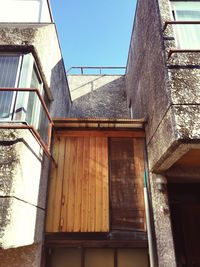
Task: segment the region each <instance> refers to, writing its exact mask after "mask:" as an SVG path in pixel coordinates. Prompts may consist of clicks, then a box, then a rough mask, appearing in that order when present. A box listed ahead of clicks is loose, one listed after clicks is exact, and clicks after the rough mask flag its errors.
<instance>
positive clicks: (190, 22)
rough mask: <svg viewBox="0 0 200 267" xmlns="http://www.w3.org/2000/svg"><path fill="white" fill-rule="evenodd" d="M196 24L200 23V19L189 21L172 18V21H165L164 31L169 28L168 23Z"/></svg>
mask: <svg viewBox="0 0 200 267" xmlns="http://www.w3.org/2000/svg"><path fill="white" fill-rule="evenodd" d="M177 24H178V25H181V24H182V25H184V24H185V25H195V24H200V21H197V20H192V21H188V20H179V21H178V20H170V21H165V23H164V26H163V32H164V31H165V30H166V29H167V26H168V25H177Z"/></svg>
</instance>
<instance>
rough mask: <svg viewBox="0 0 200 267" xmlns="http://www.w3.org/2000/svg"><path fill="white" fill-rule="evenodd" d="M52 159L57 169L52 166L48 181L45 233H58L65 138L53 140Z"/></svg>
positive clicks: (57, 137)
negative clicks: (56, 164)
mask: <svg viewBox="0 0 200 267" xmlns="http://www.w3.org/2000/svg"><path fill="white" fill-rule="evenodd" d="M53 154H54V158H55V160H56V162H58V168H56V167H55V165H54V164H52V168H51V175H50V181H49V192H48V202H47V203H48V205H47V217H46V232H59V230H60V220H61V218H60V212H61V202H62V183H63V171H64V159H65V138H64V137H59V136H56V137H55V140H54V153H53Z"/></svg>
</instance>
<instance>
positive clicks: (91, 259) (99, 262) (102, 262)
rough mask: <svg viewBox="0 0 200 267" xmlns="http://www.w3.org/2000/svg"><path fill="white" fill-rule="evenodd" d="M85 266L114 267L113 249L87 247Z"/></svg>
mask: <svg viewBox="0 0 200 267" xmlns="http://www.w3.org/2000/svg"><path fill="white" fill-rule="evenodd" d="M85 267H114V250H113V249H87V250H86V251H85Z"/></svg>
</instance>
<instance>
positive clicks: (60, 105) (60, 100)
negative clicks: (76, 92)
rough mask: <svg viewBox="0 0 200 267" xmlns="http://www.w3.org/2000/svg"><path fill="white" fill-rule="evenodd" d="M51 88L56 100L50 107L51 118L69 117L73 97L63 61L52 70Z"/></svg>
mask: <svg viewBox="0 0 200 267" xmlns="http://www.w3.org/2000/svg"><path fill="white" fill-rule="evenodd" d="M50 87H51V91H52V94H53V98H54V101H53V102H52V103H51V105H50V113H51V116H52V117H63V118H65V117H67V116H68V114H69V110H70V106H71V97H70V92H69V86H68V82H67V78H66V74H65V69H64V64H63V60H62V59H61V60H60V61H59V62H58V63H57V64H56V65H55V66H54V67H53V68H52V70H51V84H50Z"/></svg>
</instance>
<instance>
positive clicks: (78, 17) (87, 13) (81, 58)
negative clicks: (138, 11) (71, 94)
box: [51, 0, 136, 68]
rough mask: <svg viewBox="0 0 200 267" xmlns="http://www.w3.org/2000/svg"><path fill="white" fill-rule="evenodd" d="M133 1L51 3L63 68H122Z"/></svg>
mask: <svg viewBox="0 0 200 267" xmlns="http://www.w3.org/2000/svg"><path fill="white" fill-rule="evenodd" d="M135 5H136V0H99V1H98V0H51V7H52V12H53V16H54V20H55V23H56V25H57V30H58V34H59V39H60V44H61V48H62V53H63V57H64V62H65V66H66V68H69V67H71V66H126V61H127V56H128V48H129V43H130V36H131V30H132V25H133V19H134V12H135Z"/></svg>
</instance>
